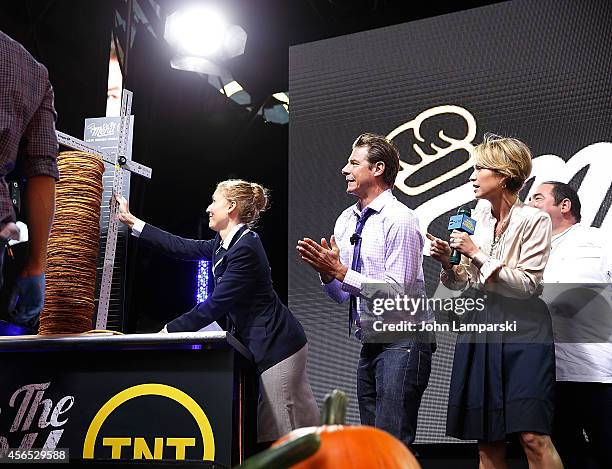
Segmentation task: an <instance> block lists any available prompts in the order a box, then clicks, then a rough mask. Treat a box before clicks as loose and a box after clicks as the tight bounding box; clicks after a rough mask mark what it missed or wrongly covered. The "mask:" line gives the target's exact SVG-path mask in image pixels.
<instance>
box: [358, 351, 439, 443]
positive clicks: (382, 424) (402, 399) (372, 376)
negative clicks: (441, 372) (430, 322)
mask: <svg viewBox="0 0 612 469" xmlns="http://www.w3.org/2000/svg"><path fill="white" fill-rule="evenodd" d="M434 350H435V344H430V343H421V342H415V341H403V342H397V343H393V344H369V343H367V344H363V346H362V348H361V355H360V358H359V367H358V369H357V398H358V400H359V414H360V417H361V423H362V424H363V425H370V426H372V427H376V428H380V429H381V430H385V431H386V432H388V433H390V434H391V435H393V436H395V437H396V438H398V439H399V440H400V441H402V442H403V443H404V444H405V445H406V446H409V445H410V444H412V442H413V441H414V438H415V435H416V427H417V415H418V412H419V406H420V404H421V397H422V396H423V392H424V391H425V388H426V387H427V383H428V381H429V374H430V372H431V355H432V353H433V351H434Z"/></svg>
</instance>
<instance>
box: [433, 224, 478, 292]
mask: <svg viewBox="0 0 612 469" xmlns="http://www.w3.org/2000/svg"><path fill="white" fill-rule="evenodd" d="M427 239H429V241H430V246H429V255H430V256H431V258H432V259H434V260H436V261H438V262H440V264H441V266H442V270H441V272H440V281H441V282H442V284H443V285H444V286H445V287H446V288H449V289H451V290H463V289H464V288H465V287H466V286H467V284H468V275H467V270H466V268H467V265H468V264H467V263H469V259H466V258H465V257H464V256H461V263H460V264H459V265H453V264H451V263H450V256H451V253H452V250H451V248H450V245H449V243H448V242H447V241H444V240H443V239H440V238H436V237H435V236H433V235H431V234H429V233H427Z"/></svg>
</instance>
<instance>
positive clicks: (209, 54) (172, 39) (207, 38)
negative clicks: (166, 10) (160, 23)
mask: <svg viewBox="0 0 612 469" xmlns="http://www.w3.org/2000/svg"><path fill="white" fill-rule="evenodd" d="M164 38H165V39H166V41H167V42H168V44H170V46H172V47H173V48H174V50H175V51H176V55H175V56H174V57H173V58H172V61H171V65H172V67H173V68H178V69H181V70H188V71H193V72H199V73H205V74H207V75H224V74H225V73H226V72H225V69H224V67H223V66H222V65H221V63H222V62H223V61H224V60H226V59H229V58H232V57H236V56H238V55H241V54H243V53H244V49H245V46H246V39H247V34H246V31H245V30H244V29H242V28H241V27H240V26H237V25H232V24H228V22H227V21H226V20H225V18H224V17H223V15H222V14H221V12H220V11H218V10H216V9H214V8H212V7H210V6H196V7H189V8H185V9H181V10H178V11H176V12H174V13H172V14H171V15H169V16H168V18H167V19H166V27H165V31H164Z"/></svg>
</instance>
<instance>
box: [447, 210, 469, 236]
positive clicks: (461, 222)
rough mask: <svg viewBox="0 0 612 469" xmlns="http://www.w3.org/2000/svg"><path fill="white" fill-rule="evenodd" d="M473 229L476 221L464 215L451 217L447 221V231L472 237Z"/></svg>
mask: <svg viewBox="0 0 612 469" xmlns="http://www.w3.org/2000/svg"><path fill="white" fill-rule="evenodd" d="M475 229H476V220H474V219H473V218H470V217H468V216H467V215H465V214H461V215H453V216H452V217H450V220H449V221H448V231H452V230H459V231H463V232H464V233H467V234H469V235H473V234H474V230H475Z"/></svg>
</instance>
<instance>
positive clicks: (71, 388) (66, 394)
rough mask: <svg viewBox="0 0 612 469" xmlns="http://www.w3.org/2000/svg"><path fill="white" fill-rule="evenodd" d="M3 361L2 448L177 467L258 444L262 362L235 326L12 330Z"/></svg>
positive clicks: (239, 454)
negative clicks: (231, 329)
mask: <svg viewBox="0 0 612 469" xmlns="http://www.w3.org/2000/svg"><path fill="white" fill-rule="evenodd" d="M0 360H1V362H2V378H1V380H0V449H3V448H22V449H29V448H45V449H47V450H58V449H63V448H65V449H68V451H69V457H70V462H71V463H73V464H74V465H79V466H81V465H87V464H88V463H90V464H91V463H94V464H92V465H97V464H96V463H103V464H104V465H112V463H123V464H124V465H125V463H130V462H134V463H136V464H135V465H138V464H137V463H138V462H141V463H144V462H145V461H147V460H148V462H149V463H160V464H161V463H163V462H164V461H167V462H170V461H172V462H173V465H174V466H175V467H177V466H176V465H177V461H184V462H185V463H187V464H188V463H190V462H195V461H199V467H207V466H208V467H231V466H232V465H235V464H239V463H240V462H241V461H242V460H243V459H244V458H245V456H248V455H249V454H251V453H252V452H253V451H254V449H255V443H256V426H257V424H256V416H257V384H258V383H257V378H256V376H257V375H256V372H255V371H256V369H255V366H254V365H253V363H252V357H251V354H250V352H249V351H248V350H247V349H246V348H245V347H244V346H243V345H242V344H241V343H240V342H238V340H236V338H234V337H233V336H232V335H231V334H229V333H228V332H225V331H221V332H190V333H173V334H133V335H111V334H95V335H90V334H84V335H70V336H22V337H7V338H0Z"/></svg>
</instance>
